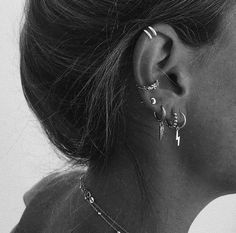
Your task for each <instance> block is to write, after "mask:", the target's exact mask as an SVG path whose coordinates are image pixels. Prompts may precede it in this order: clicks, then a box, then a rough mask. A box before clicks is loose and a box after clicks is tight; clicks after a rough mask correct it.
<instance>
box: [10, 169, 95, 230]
mask: <svg viewBox="0 0 236 233" xmlns="http://www.w3.org/2000/svg"><path fill="white" fill-rule="evenodd" d="M84 172H85V170H84V169H80V168H76V169H70V170H66V171H60V172H54V173H52V174H50V175H48V176H46V177H45V178H43V179H42V180H40V181H39V182H38V183H37V184H35V185H34V186H33V187H32V188H31V189H30V190H29V191H27V192H26V193H25V195H24V197H23V198H24V202H25V203H26V208H25V211H24V213H23V215H22V217H21V219H20V222H19V224H18V225H17V227H16V229H15V231H14V232H15V233H22V232H34V233H37V232H45V233H49V232H57V233H61V232H63V233H64V232H70V231H69V230H70V229H74V230H75V231H73V232H81V229H83V233H86V232H89V231H90V232H91V228H90V227H88V226H89V225H88V221H87V220H88V218H89V217H90V216H91V213H92V210H91V208H89V206H88V204H87V203H86V201H85V200H84V197H83V195H82V193H81V191H80V187H79V186H80V177H81V175H83V174H84ZM84 227H85V228H84ZM88 230H89V231H88ZM94 232H95V231H94Z"/></svg>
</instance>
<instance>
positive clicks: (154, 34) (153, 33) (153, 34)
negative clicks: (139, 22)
mask: <svg viewBox="0 0 236 233" xmlns="http://www.w3.org/2000/svg"><path fill="white" fill-rule="evenodd" d="M148 29H149V30H150V32H149V31H148V30H146V29H144V30H143V31H144V32H145V33H146V35H147V36H148V37H149V39H150V40H152V38H153V36H154V37H156V36H157V32H156V30H155V29H154V28H153V27H151V26H148Z"/></svg>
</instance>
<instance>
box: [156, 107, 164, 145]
mask: <svg viewBox="0 0 236 233" xmlns="http://www.w3.org/2000/svg"><path fill="white" fill-rule="evenodd" d="M154 117H155V118H156V119H157V121H158V122H160V124H159V140H160V141H161V140H162V138H163V135H164V131H165V125H164V122H165V120H166V110H165V108H164V107H163V106H162V105H161V118H159V117H158V114H157V112H154Z"/></svg>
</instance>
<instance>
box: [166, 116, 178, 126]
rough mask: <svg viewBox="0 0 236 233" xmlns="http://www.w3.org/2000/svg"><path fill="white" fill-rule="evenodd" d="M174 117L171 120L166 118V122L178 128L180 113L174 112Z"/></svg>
mask: <svg viewBox="0 0 236 233" xmlns="http://www.w3.org/2000/svg"><path fill="white" fill-rule="evenodd" d="M173 115H174V119H173V120H172V121H169V120H168V119H166V124H167V126H168V127H169V128H171V129H172V128H176V127H177V126H178V114H177V113H176V112H174V113H173Z"/></svg>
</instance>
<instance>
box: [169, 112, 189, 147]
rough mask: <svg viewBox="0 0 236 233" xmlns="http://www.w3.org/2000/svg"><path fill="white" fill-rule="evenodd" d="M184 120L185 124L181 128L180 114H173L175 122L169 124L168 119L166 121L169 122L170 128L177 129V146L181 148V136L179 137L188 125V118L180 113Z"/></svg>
mask: <svg viewBox="0 0 236 233" xmlns="http://www.w3.org/2000/svg"><path fill="white" fill-rule="evenodd" d="M180 113H181V115H182V117H183V119H184V122H183V124H182V125H181V126H179V125H178V114H177V113H173V115H174V120H173V121H171V122H169V121H168V120H167V119H166V122H167V126H168V127H169V128H175V129H176V134H175V139H176V141H177V146H180V136H179V131H180V130H181V129H182V128H184V127H185V125H186V122H187V119H186V116H185V115H184V113H182V112H180Z"/></svg>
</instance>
